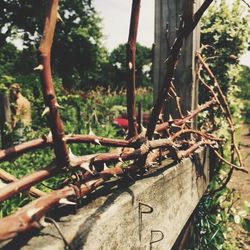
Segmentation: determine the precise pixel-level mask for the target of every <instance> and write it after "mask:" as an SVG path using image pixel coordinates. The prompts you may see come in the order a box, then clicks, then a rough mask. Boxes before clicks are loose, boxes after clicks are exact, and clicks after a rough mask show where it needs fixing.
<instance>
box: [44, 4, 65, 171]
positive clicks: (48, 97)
mask: <svg viewBox="0 0 250 250" xmlns="http://www.w3.org/2000/svg"><path fill="white" fill-rule="evenodd" d="M57 11H58V0H50V1H47V5H46V17H45V24H44V31H43V37H42V40H41V43H40V47H39V52H40V62H41V79H42V90H43V97H44V102H45V106H46V108H48V110H49V114H48V121H49V126H50V129H51V133H52V138H53V142H54V143H53V145H54V151H55V155H56V161H57V164H58V165H59V166H61V167H65V166H67V165H68V164H69V158H68V150H67V146H66V143H65V141H64V128H63V123H62V121H61V118H60V115H59V111H58V109H59V107H60V106H59V104H58V102H57V100H56V94H55V90H54V86H53V83H52V76H51V66H50V54H51V46H52V43H53V38H54V31H55V26H56V22H57V17H58V12H57Z"/></svg>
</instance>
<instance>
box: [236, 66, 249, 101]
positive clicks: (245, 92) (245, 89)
mask: <svg viewBox="0 0 250 250" xmlns="http://www.w3.org/2000/svg"><path fill="white" fill-rule="evenodd" d="M236 84H237V85H238V86H239V87H240V89H241V92H240V93H239V97H240V98H242V99H246V100H249V99H250V68H249V67H247V66H244V65H242V66H241V72H240V76H239V79H238V80H237V82H236Z"/></svg>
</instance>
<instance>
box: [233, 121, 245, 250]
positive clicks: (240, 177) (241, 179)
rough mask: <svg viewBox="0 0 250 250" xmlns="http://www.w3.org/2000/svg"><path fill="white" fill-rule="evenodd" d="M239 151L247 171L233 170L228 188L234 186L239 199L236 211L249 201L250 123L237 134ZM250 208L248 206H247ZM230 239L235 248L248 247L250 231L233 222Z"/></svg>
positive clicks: (243, 209) (242, 208)
mask: <svg viewBox="0 0 250 250" xmlns="http://www.w3.org/2000/svg"><path fill="white" fill-rule="evenodd" d="M239 143H240V145H241V146H240V151H241V155H242V158H243V161H244V164H245V168H246V169H247V170H248V171H249V173H248V174H244V173H242V172H240V171H235V172H234V174H233V176H232V178H231V180H230V182H229V184H228V187H229V188H234V189H235V190H236V193H237V194H238V195H239V200H238V201H237V202H236V203H234V205H233V209H235V211H236V213H241V212H240V211H246V203H245V202H246V201H247V202H250V124H243V125H242V127H241V129H240V136H239ZM249 209H250V208H249ZM248 212H249V210H248ZM245 222H247V223H248V225H249V222H250V214H249V213H248V214H247V215H245ZM230 241H231V242H234V243H235V246H236V249H244V250H249V249H250V232H249V228H248V231H246V230H244V228H243V227H242V225H241V224H233V225H232V232H231V233H230Z"/></svg>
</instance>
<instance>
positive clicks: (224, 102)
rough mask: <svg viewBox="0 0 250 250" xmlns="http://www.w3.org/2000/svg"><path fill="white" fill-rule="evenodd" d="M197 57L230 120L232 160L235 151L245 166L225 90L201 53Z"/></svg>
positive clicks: (241, 163)
mask: <svg viewBox="0 0 250 250" xmlns="http://www.w3.org/2000/svg"><path fill="white" fill-rule="evenodd" d="M197 57H198V59H199V61H200V63H201V65H202V66H203V67H204V69H205V70H206V71H207V73H208V75H209V77H210V78H211V80H212V83H213V85H214V87H215V88H216V90H217V92H218V97H217V102H219V104H220V105H219V106H220V108H221V110H222V112H223V114H224V115H225V117H226V119H227V121H228V125H229V128H230V134H231V162H233V160H234V156H233V155H234V154H233V153H234V151H235V152H236V154H237V158H238V160H239V163H240V166H241V167H242V168H243V167H244V164H243V161H242V158H241V154H240V151H239V149H238V146H237V143H236V140H235V128H234V124H233V119H232V116H231V112H230V109H229V105H228V102H227V100H226V97H225V96H224V94H223V92H222V90H221V88H220V85H219V83H218V81H217V78H216V77H215V75H214V74H213V72H212V71H211V69H210V67H209V66H208V64H207V63H206V62H205V61H204V60H203V58H202V56H201V54H200V53H197ZM210 91H211V90H210ZM212 93H213V95H216V94H215V93H214V92H213V91H212Z"/></svg>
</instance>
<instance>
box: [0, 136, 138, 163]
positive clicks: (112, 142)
mask: <svg viewBox="0 0 250 250" xmlns="http://www.w3.org/2000/svg"><path fill="white" fill-rule="evenodd" d="M64 141H65V142H66V143H68V144H71V143H93V144H96V145H97V144H98V145H102V146H111V147H136V146H137V145H136V144H137V143H138V142H131V141H127V140H122V139H112V138H105V137H100V136H94V135H66V136H65V137H64ZM48 146H53V141H52V138H51V137H44V138H40V139H34V140H31V141H28V142H24V143H21V144H19V145H16V146H12V147H10V148H7V149H3V150H0V162H3V161H6V160H10V159H13V158H15V157H18V156H20V155H22V154H24V153H28V152H30V151H32V150H36V149H41V148H44V147H48Z"/></svg>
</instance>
